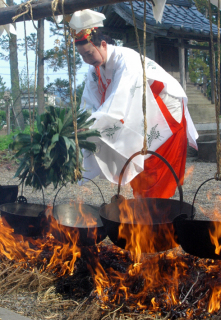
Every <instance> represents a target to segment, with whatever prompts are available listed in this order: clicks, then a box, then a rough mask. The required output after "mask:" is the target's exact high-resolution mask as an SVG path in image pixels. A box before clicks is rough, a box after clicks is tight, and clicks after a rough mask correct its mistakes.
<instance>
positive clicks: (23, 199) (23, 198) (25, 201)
mask: <svg viewBox="0 0 221 320" xmlns="http://www.w3.org/2000/svg"><path fill="white" fill-rule="evenodd" d="M32 173H33V174H34V175H35V176H36V177H37V179H38V181H39V183H40V186H41V192H42V197H43V204H44V207H46V205H45V195H44V190H43V185H42V183H41V179H40V177H39V176H38V175H37V173H36V172H35V171H34V172H32ZM24 182H25V181H23V182H22V183H21V184H22V189H21V196H19V197H18V198H17V201H18V199H19V198H20V197H21V198H22V201H21V202H24V203H27V199H26V198H25V197H24V196H23V191H24Z"/></svg>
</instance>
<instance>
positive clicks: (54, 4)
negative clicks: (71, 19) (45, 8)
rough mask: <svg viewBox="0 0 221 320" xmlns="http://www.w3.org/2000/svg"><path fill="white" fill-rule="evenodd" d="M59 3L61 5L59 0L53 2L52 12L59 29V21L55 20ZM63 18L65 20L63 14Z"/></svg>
mask: <svg viewBox="0 0 221 320" xmlns="http://www.w3.org/2000/svg"><path fill="white" fill-rule="evenodd" d="M58 3H59V0H53V1H52V2H51V11H52V15H53V18H54V22H55V24H56V26H57V28H58V29H59V26H58V24H57V21H56V19H55V14H54V13H55V11H56V10H57V7H58ZM63 18H64V14H63Z"/></svg>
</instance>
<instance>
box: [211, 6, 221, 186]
mask: <svg viewBox="0 0 221 320" xmlns="http://www.w3.org/2000/svg"><path fill="white" fill-rule="evenodd" d="M208 1H209V20H210V42H211V53H212V77H213V79H214V95H215V112H216V125H217V144H216V162H217V173H216V174H215V179H216V180H221V175H220V168H221V160H220V155H221V147H220V132H219V114H220V11H219V9H218V35H217V46H218V81H217V85H216V69H215V52H214V42H213V29H212V11H211V3H210V0H208ZM219 6H220V0H218V8H219Z"/></svg>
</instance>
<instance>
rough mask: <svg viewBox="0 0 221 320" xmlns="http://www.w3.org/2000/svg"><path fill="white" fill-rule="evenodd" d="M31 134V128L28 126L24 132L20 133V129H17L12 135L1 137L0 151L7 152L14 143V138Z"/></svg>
mask: <svg viewBox="0 0 221 320" xmlns="http://www.w3.org/2000/svg"><path fill="white" fill-rule="evenodd" d="M34 131H37V125H36V124H35V128H34ZM21 133H25V134H30V126H26V127H25V129H24V131H20V130H19V129H16V130H15V131H12V132H11V133H10V135H4V136H1V135H0V151H4V150H7V149H8V148H9V145H10V144H11V143H12V142H13V139H14V136H15V135H17V134H21Z"/></svg>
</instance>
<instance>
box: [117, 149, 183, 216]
mask: <svg viewBox="0 0 221 320" xmlns="http://www.w3.org/2000/svg"><path fill="white" fill-rule="evenodd" d="M141 154H143V153H142V152H141V151H139V152H136V153H134V154H133V155H132V156H131V157H130V158H129V159H128V160H127V161H126V163H125V165H124V166H123V169H122V170H121V173H120V176H119V182H118V191H117V197H119V195H120V186H121V181H122V179H123V175H124V172H125V170H126V167H127V165H128V164H129V163H130V161H131V160H132V159H133V158H135V157H136V156H139V155H141ZM146 154H152V155H154V156H156V157H158V158H159V159H161V160H162V161H163V162H164V163H165V164H166V165H167V166H168V168H169V169H170V171H171V173H172V174H173V176H174V179H175V180H176V183H177V186H178V190H179V194H180V211H181V209H182V204H183V189H182V187H181V184H180V180H179V179H178V177H177V175H176V173H175V171H174V170H173V168H172V166H171V165H170V164H169V162H168V161H167V160H166V159H165V158H164V157H162V156H161V155H160V154H158V153H157V152H155V151H150V150H147V151H146Z"/></svg>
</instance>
